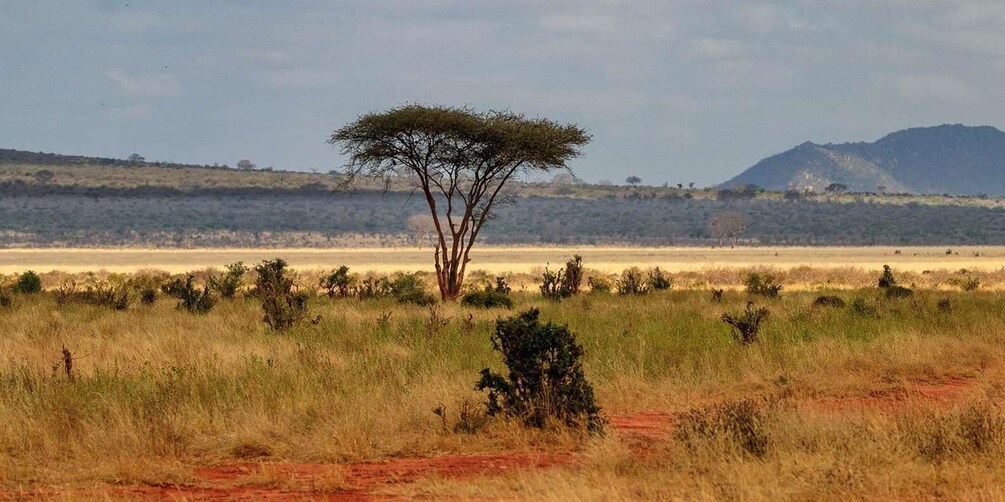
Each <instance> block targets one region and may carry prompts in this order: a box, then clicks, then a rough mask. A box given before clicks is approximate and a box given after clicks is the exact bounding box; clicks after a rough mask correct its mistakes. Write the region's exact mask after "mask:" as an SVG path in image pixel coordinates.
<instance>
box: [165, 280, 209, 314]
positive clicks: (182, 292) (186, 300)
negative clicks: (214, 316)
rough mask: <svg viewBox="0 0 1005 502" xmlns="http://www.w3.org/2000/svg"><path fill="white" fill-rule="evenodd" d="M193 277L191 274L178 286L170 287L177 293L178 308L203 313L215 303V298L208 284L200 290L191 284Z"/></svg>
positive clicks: (192, 312) (193, 312)
mask: <svg viewBox="0 0 1005 502" xmlns="http://www.w3.org/2000/svg"><path fill="white" fill-rule="evenodd" d="M193 280H194V277H192V276H191V275H190V276H188V278H187V279H185V282H184V284H183V285H182V286H181V287H180V288H176V289H172V291H173V292H174V293H175V294H177V295H178V299H179V300H180V301H179V302H178V306H177V308H178V310H185V311H187V312H189V313H191V314H205V313H208V312H209V311H210V310H212V309H213V306H214V305H216V298H214V297H213V293H212V291H211V290H210V285H209V284H206V285H205V286H204V287H203V288H202V291H199V289H197V288H196V287H195V285H194V284H193V282H192V281H193Z"/></svg>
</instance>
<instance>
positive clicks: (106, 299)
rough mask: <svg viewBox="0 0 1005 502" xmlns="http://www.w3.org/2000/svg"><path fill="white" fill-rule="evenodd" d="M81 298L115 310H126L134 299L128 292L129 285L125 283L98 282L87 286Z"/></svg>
mask: <svg viewBox="0 0 1005 502" xmlns="http://www.w3.org/2000/svg"><path fill="white" fill-rule="evenodd" d="M83 298H84V300H85V302H87V303H90V304H92V305H96V306H98V307H108V308H111V309H115V310H128V309H129V306H130V305H132V304H133V301H134V300H135V299H134V298H133V296H132V294H131V293H130V290H129V287H128V286H126V285H125V284H120V285H118V286H113V285H111V284H99V285H97V286H92V287H89V288H87V291H85V292H84V294H83Z"/></svg>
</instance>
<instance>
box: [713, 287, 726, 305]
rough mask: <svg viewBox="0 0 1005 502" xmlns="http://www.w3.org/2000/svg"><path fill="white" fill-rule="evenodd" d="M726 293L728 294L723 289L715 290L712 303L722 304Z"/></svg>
mask: <svg viewBox="0 0 1005 502" xmlns="http://www.w3.org/2000/svg"><path fill="white" fill-rule="evenodd" d="M725 293H726V292H725V290H722V289H713V290H712V301H713V302H716V303H718V302H721V301H722V295H724V294H725Z"/></svg>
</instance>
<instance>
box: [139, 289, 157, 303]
mask: <svg viewBox="0 0 1005 502" xmlns="http://www.w3.org/2000/svg"><path fill="white" fill-rule="evenodd" d="M156 302H157V290H156V289H154V288H153V287H146V288H143V289H142V290H140V303H142V304H143V305H153V304H154V303H156Z"/></svg>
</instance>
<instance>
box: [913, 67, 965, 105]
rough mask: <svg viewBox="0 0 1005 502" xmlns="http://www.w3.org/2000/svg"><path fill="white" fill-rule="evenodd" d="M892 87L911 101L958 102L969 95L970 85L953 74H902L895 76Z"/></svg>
mask: <svg viewBox="0 0 1005 502" xmlns="http://www.w3.org/2000/svg"><path fill="white" fill-rule="evenodd" d="M894 87H895V88H896V90H897V91H898V92H899V93H900V95H901V96H902V97H903V98H904V99H907V100H908V101H913V102H921V103H924V102H932V101H934V102H959V101H965V100H967V99H969V98H970V97H971V95H972V94H971V92H972V90H971V88H970V86H969V85H968V84H967V83H966V82H965V81H963V79H961V78H959V77H956V76H954V75H942V74H937V73H930V74H902V75H898V76H896V78H895V80H894Z"/></svg>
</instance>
